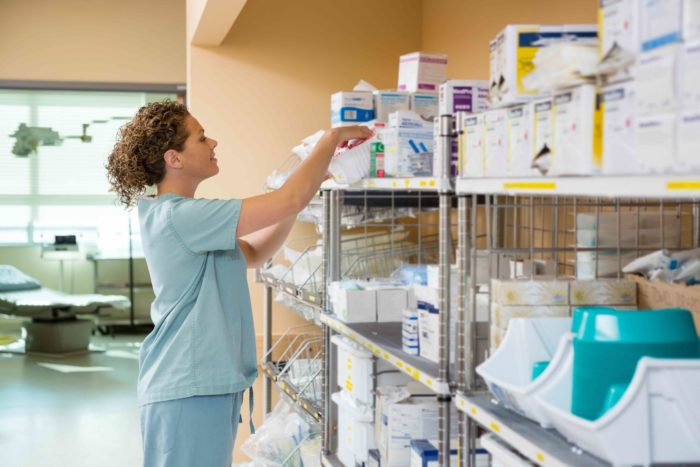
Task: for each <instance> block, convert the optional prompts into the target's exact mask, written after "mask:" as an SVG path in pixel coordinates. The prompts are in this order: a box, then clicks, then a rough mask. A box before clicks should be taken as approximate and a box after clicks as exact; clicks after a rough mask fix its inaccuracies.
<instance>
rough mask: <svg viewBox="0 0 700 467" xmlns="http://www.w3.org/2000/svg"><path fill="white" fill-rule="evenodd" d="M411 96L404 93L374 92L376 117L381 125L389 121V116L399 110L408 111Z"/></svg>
mask: <svg viewBox="0 0 700 467" xmlns="http://www.w3.org/2000/svg"><path fill="white" fill-rule="evenodd" d="M409 97H410V96H409V94H408V93H407V92H402V91H374V116H375V119H376V120H377V121H378V122H380V123H386V122H388V121H389V114H390V113H392V112H396V111H397V110H408V109H409V106H410V101H409Z"/></svg>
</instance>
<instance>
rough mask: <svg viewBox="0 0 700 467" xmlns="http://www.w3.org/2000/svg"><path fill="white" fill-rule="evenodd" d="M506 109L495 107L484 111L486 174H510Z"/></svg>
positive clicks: (490, 175) (502, 175) (492, 175)
mask: <svg viewBox="0 0 700 467" xmlns="http://www.w3.org/2000/svg"><path fill="white" fill-rule="evenodd" d="M506 112H507V111H506V110H505V109H494V110H489V111H488V112H485V113H484V132H485V134H486V139H485V148H486V149H485V151H486V157H485V159H484V176H486V177H505V176H507V174H508V167H507V153H506Z"/></svg>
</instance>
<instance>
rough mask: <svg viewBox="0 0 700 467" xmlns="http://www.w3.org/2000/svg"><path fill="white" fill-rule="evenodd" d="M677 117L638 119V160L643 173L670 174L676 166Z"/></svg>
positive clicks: (667, 114) (652, 116) (658, 116)
mask: <svg viewBox="0 0 700 467" xmlns="http://www.w3.org/2000/svg"><path fill="white" fill-rule="evenodd" d="M676 119H677V117H676V115H675V114H673V113H666V114H660V115H647V116H643V117H638V118H637V122H636V139H635V141H636V143H635V146H636V147H637V159H638V161H639V166H640V168H641V170H642V172H643V173H668V172H670V171H671V169H672V168H673V167H674V166H675V164H676Z"/></svg>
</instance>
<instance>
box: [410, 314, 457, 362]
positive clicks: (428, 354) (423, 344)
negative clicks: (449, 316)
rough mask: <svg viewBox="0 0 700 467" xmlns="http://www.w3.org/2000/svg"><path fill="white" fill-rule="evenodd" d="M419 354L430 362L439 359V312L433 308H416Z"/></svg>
mask: <svg viewBox="0 0 700 467" xmlns="http://www.w3.org/2000/svg"><path fill="white" fill-rule="evenodd" d="M418 330H419V338H418V349H419V353H418V354H419V355H420V356H421V357H423V358H425V359H427V360H430V361H431V362H435V363H438V362H439V361H440V313H439V312H438V310H437V309H435V308H430V309H425V308H421V307H420V305H419V308H418ZM450 360H452V359H450Z"/></svg>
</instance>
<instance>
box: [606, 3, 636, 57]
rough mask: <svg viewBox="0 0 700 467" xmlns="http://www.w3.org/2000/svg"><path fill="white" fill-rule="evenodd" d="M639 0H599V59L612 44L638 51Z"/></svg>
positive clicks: (633, 51)
mask: <svg viewBox="0 0 700 467" xmlns="http://www.w3.org/2000/svg"><path fill="white" fill-rule="evenodd" d="M638 24H639V0H600V7H599V10H598V45H599V50H600V54H599V55H600V58H601V60H602V59H603V58H604V57H605V56H606V55H608V53H609V52H610V50H611V49H612V48H613V46H617V47H620V48H621V49H623V50H625V51H627V52H630V53H632V54H634V55H637V53H639V33H638V31H637V26H638Z"/></svg>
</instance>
